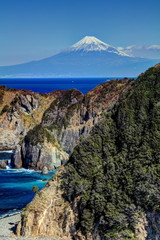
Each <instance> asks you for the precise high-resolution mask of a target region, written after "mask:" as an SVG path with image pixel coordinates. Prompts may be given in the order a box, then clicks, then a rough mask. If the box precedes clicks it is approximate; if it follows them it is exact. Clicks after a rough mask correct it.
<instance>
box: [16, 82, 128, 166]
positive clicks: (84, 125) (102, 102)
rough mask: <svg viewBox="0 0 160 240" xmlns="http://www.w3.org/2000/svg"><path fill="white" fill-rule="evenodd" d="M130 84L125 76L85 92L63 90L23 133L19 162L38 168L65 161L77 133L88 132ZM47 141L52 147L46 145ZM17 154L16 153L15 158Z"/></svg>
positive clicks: (75, 142)
mask: <svg viewBox="0 0 160 240" xmlns="http://www.w3.org/2000/svg"><path fill="white" fill-rule="evenodd" d="M131 84H132V80H128V79H123V80H112V81H110V82H106V83H104V84H101V85H99V86H97V87H96V88H95V89H93V90H91V91H89V92H88V93H87V94H86V95H85V96H84V95H83V94H81V93H80V92H79V91H77V90H74V89H73V90H67V91H63V92H62V94H61V95H59V96H58V97H57V98H56V99H55V100H54V101H53V102H52V103H51V105H50V107H49V108H48V109H47V110H46V111H45V112H44V114H43V117H42V122H41V124H40V125H37V126H36V127H35V128H34V129H33V130H31V131H29V132H28V134H27V136H26V137H25V139H24V141H23V143H22V145H21V149H20V151H19V154H18V158H19V156H20V155H21V161H22V165H23V166H25V167H27V168H34V169H41V167H44V165H45V164H47V167H48V168H49V169H53V167H58V166H60V165H61V164H62V163H65V162H66V161H67V160H68V158H69V156H70V155H71V153H72V152H73V149H74V147H75V146H76V144H77V143H78V142H79V139H80V137H81V136H82V135H86V134H88V133H89V132H90V130H91V129H92V128H93V126H94V125H95V124H96V123H97V122H98V121H99V119H100V116H101V114H102V113H103V112H104V111H107V110H108V109H110V108H112V107H113V106H114V104H115V103H116V102H117V101H118V99H119V98H120V96H121V94H122V93H123V92H125V91H126V90H127V89H129V88H130V87H131ZM44 142H45V143H46V144H44ZM47 142H48V145H50V146H52V147H50V146H49V147H48V146H47ZM53 149H55V152H54V151H53ZM16 152H17V150H16ZM46 152H47V154H46ZM43 156H45V157H43ZM16 157H17V154H15V158H14V159H15V162H16V161H17V160H16ZM15 166H16V165H15ZM16 167H18V166H16Z"/></svg>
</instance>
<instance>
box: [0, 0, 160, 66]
mask: <svg viewBox="0 0 160 240" xmlns="http://www.w3.org/2000/svg"><path fill="white" fill-rule="evenodd" d="M159 10H160V1H159V0H121V1H120V0H0V65H10V64H16V63H21V62H26V61H30V60H34V59H40V58H43V57H47V56H51V55H53V54H54V53H55V52H56V51H58V50H59V49H63V48H66V47H68V46H70V45H72V44H73V43H75V42H77V41H79V40H80V39H81V38H83V37H84V36H86V35H93V36H95V37H97V38H99V39H101V40H102V41H104V42H106V43H108V44H111V45H113V46H116V47H118V46H121V47H125V46H128V45H152V44H160V14H159Z"/></svg>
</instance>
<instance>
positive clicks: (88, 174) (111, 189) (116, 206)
mask: <svg viewBox="0 0 160 240" xmlns="http://www.w3.org/2000/svg"><path fill="white" fill-rule="evenodd" d="M159 93H160V65H156V66H155V67H153V68H151V69H149V70H147V71H146V72H145V73H144V74H142V75H141V76H140V77H139V78H138V79H137V80H136V81H135V84H134V85H133V86H132V88H129V89H128V91H126V92H125V94H123V96H122V97H121V99H120V101H119V102H117V103H116V104H115V105H114V107H112V108H111V109H110V108H109V109H108V111H106V112H104V113H103V114H102V117H101V120H99V121H98V123H97V125H96V126H94V127H93V128H92V130H91V131H90V133H89V134H88V135H86V136H85V137H83V138H81V140H80V142H79V143H78V145H77V146H76V147H75V148H74V150H73V153H72V155H71V156H70V158H69V161H68V163H67V164H66V165H65V167H64V169H63V170H62V171H60V172H59V175H57V179H55V180H54V181H51V182H50V183H49V186H47V187H46V188H45V189H44V190H43V191H42V192H39V193H37V196H36V197H35V199H34V200H33V202H32V203H30V204H29V205H28V206H27V208H26V210H25V211H24V212H23V214H22V221H21V223H20V224H19V226H18V229H17V233H18V234H19V235H23V236H37V235H41V236H44V235H52V236H54V237H57V238H59V239H74V240H83V239H85V240H117V239H118V240H126V239H131V240H158V239H159V238H160V208H159V206H160V194H159V193H160V145H159V141H160V139H159V138H160V122H159V116H160V115H159V114H160V104H159V103H160V94H159ZM47 193H48V194H47ZM43 194H46V196H48V199H46V198H43ZM47 206H48V207H47ZM47 215H48V216H49V218H47V217H46V216H47Z"/></svg>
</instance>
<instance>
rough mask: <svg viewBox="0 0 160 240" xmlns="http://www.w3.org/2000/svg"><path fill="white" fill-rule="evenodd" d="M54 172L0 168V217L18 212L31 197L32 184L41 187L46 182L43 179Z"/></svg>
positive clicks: (48, 177)
mask: <svg viewBox="0 0 160 240" xmlns="http://www.w3.org/2000/svg"><path fill="white" fill-rule="evenodd" d="M3 154H4V153H3ZM0 155H1V154H0ZM55 173H56V170H55V171H51V172H49V174H48V175H41V172H40V171H32V170H27V169H17V170H16V169H15V170H14V169H6V170H0V218H2V217H5V216H8V215H12V214H15V213H17V212H20V211H21V209H22V208H24V207H25V206H26V204H28V203H29V202H30V201H31V200H32V199H33V197H34V195H35V193H34V192H33V191H32V188H33V186H37V187H38V188H39V190H40V189H42V188H43V187H45V185H46V184H47V181H43V179H50V178H51V177H52V175H53V174H55Z"/></svg>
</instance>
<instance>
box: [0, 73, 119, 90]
mask: <svg viewBox="0 0 160 240" xmlns="http://www.w3.org/2000/svg"><path fill="white" fill-rule="evenodd" d="M112 79H113V78H109V77H104V78H46V79H43V78H39V79H35V78H34V79H32V78H17V79H13V78H12V79H8V78H3V79H2V78H0V85H4V86H6V87H7V88H15V89H27V90H32V91H34V92H40V93H48V92H52V91H54V90H57V89H60V90H67V89H78V90H79V91H81V92H82V93H83V94H85V93H87V92H88V91H89V90H91V89H93V88H95V87H96V86H97V85H98V84H101V83H104V82H106V81H109V80H112ZM119 79H120V78H119Z"/></svg>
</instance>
